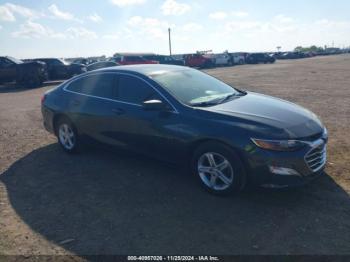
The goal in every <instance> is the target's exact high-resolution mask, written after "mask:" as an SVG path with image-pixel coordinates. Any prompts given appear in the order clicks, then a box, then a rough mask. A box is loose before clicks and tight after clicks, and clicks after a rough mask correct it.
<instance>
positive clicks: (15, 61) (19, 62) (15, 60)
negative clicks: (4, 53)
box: [7, 56, 23, 64]
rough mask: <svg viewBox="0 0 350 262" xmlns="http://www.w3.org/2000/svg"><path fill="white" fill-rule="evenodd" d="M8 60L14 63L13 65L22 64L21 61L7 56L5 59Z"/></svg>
mask: <svg viewBox="0 0 350 262" xmlns="http://www.w3.org/2000/svg"><path fill="white" fill-rule="evenodd" d="M7 59H8V60H11V61H12V62H14V63H15V64H23V61H22V60H19V59H16V58H14V57H11V56H8V57H7Z"/></svg>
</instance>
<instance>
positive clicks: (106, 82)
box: [67, 74, 115, 99]
mask: <svg viewBox="0 0 350 262" xmlns="http://www.w3.org/2000/svg"><path fill="white" fill-rule="evenodd" d="M114 79H115V76H114V75H113V74H98V75H90V76H86V77H82V78H80V79H77V80H75V81H73V82H72V83H71V84H70V85H69V86H68V87H67V90H69V91H73V92H77V93H80V94H86V95H92V96H97V97H103V98H109V99H114V83H115V81H114Z"/></svg>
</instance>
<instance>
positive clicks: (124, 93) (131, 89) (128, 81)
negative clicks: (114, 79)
mask: <svg viewBox="0 0 350 262" xmlns="http://www.w3.org/2000/svg"><path fill="white" fill-rule="evenodd" d="M117 97H118V100H120V101H123V102H128V103H133V104H138V105H141V104H142V103H143V102H144V101H146V100H150V99H156V98H157V94H156V92H155V91H154V89H153V88H152V87H151V86H149V85H148V84H147V83H146V82H144V81H143V80H141V79H139V78H136V77H133V76H129V75H120V76H119V77H118V91H117Z"/></svg>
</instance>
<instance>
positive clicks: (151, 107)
mask: <svg viewBox="0 0 350 262" xmlns="http://www.w3.org/2000/svg"><path fill="white" fill-rule="evenodd" d="M142 106H143V109H144V110H147V111H164V110H167V106H166V105H165V104H164V103H163V102H162V101H160V100H147V101H144V102H143V103H142Z"/></svg>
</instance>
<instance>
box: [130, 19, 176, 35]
mask: <svg viewBox="0 0 350 262" xmlns="http://www.w3.org/2000/svg"><path fill="white" fill-rule="evenodd" d="M127 24H128V25H129V26H130V27H132V28H133V31H134V32H136V33H139V34H143V35H146V36H151V37H154V38H161V39H164V38H166V37H167V30H168V28H169V27H175V26H174V25H170V24H169V23H168V22H166V21H161V20H158V19H156V18H151V17H146V18H144V17H141V16H133V17H131V18H130V19H129V20H128V22H127ZM135 30H137V31H135Z"/></svg>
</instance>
